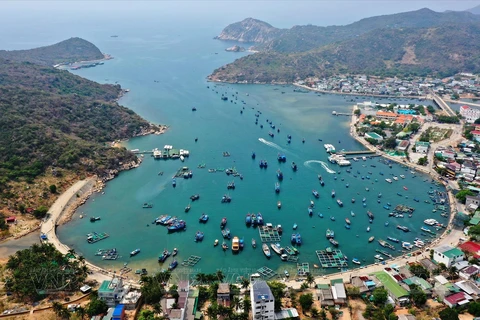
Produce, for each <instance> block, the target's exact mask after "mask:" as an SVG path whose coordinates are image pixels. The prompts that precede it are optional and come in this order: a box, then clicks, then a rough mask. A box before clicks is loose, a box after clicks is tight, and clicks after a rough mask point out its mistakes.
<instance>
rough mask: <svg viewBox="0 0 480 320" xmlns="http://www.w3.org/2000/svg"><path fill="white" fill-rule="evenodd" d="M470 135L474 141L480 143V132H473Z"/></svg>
mask: <svg viewBox="0 0 480 320" xmlns="http://www.w3.org/2000/svg"><path fill="white" fill-rule="evenodd" d="M470 133H471V134H472V136H473V139H475V140H477V141H480V130H472V131H470Z"/></svg>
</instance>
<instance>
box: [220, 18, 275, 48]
mask: <svg viewBox="0 0 480 320" xmlns="http://www.w3.org/2000/svg"><path fill="white" fill-rule="evenodd" d="M282 32H283V30H281V29H277V28H274V27H272V26H271V25H269V24H268V23H266V22H263V21H260V20H257V19H253V18H247V19H244V20H242V21H240V22H236V23H232V24H230V25H228V26H227V27H226V28H225V29H223V30H222V32H221V33H220V35H218V36H216V37H215V39H218V40H232V41H239V42H251V43H267V42H270V41H272V40H273V39H275V38H278V37H279V36H280V35H281V34H282Z"/></svg>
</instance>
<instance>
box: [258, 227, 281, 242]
mask: <svg viewBox="0 0 480 320" xmlns="http://www.w3.org/2000/svg"><path fill="white" fill-rule="evenodd" d="M258 233H259V234H260V239H261V240H262V242H279V241H280V239H281V236H280V234H279V233H278V230H277V228H269V227H267V226H261V227H259V228H258Z"/></svg>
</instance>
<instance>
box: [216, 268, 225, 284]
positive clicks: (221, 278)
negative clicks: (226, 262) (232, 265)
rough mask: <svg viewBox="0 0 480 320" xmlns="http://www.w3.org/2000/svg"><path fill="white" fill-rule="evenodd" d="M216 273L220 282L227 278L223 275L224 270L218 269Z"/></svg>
mask: <svg viewBox="0 0 480 320" xmlns="http://www.w3.org/2000/svg"><path fill="white" fill-rule="evenodd" d="M215 275H216V278H217V280H218V281H219V282H222V281H223V279H224V278H225V276H224V275H223V271H222V270H217V272H216V273H215Z"/></svg>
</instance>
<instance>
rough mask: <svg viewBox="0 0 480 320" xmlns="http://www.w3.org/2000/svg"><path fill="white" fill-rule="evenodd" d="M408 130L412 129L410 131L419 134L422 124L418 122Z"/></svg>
mask: <svg viewBox="0 0 480 320" xmlns="http://www.w3.org/2000/svg"><path fill="white" fill-rule="evenodd" d="M408 128H409V129H410V131H412V132H417V131H418V129H420V123H418V122H412V123H410V124H409V125H408Z"/></svg>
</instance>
